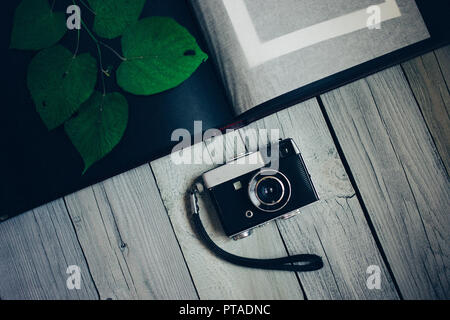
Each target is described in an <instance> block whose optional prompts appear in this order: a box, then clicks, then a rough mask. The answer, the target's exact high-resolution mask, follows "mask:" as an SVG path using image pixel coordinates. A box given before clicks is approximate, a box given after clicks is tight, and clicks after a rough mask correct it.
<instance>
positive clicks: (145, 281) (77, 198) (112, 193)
mask: <svg viewBox="0 0 450 320" xmlns="http://www.w3.org/2000/svg"><path fill="white" fill-rule="evenodd" d="M66 202H67V206H68V209H69V213H70V216H71V218H72V220H73V223H74V225H75V229H76V232H77V234H78V237H79V239H80V243H81V246H82V247H83V249H84V252H85V255H86V258H87V261H88V263H89V266H90V269H91V272H92V276H93V279H94V281H95V283H96V285H97V288H98V291H99V293H100V297H101V299H197V298H198V297H197V293H196V291H195V287H194V285H193V283H192V280H191V277H190V275H189V270H188V269H187V267H186V263H185V261H184V259H183V256H182V253H181V250H180V247H179V245H178V242H177V240H176V238H175V235H174V232H173V230H172V226H171V224H170V221H169V219H168V216H167V212H166V210H165V208H164V205H163V203H162V201H161V198H160V196H159V192H158V189H157V186H156V184H155V180H154V177H153V174H152V172H151V169H150V166H149V165H145V166H142V167H139V168H137V169H134V170H131V171H129V172H127V173H125V174H122V175H119V176H117V177H114V178H112V179H109V180H107V181H105V182H103V183H100V184H98V185H95V186H93V187H91V188H88V189H85V190H83V191H80V192H77V193H75V194H73V195H70V196H68V197H66Z"/></svg>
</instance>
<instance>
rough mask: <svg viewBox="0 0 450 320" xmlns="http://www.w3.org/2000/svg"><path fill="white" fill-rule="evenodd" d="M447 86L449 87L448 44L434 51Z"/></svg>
mask: <svg viewBox="0 0 450 320" xmlns="http://www.w3.org/2000/svg"><path fill="white" fill-rule="evenodd" d="M434 53H435V54H436V58H437V60H438V63H439V68H440V69H441V72H442V74H443V76H444V79H445V83H446V84H447V88H450V45H448V46H445V47H443V48H440V49H437V50H435V51H434Z"/></svg>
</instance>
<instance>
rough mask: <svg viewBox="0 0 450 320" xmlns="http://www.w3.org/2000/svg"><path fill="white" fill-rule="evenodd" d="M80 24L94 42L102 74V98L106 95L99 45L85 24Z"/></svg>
mask: <svg viewBox="0 0 450 320" xmlns="http://www.w3.org/2000/svg"><path fill="white" fill-rule="evenodd" d="M81 24H82V25H83V27H84V29H85V30H86V32H87V33H88V35H89V36H90V37H91V38H92V40H93V41H94V42H95V45H96V46H97V52H98V60H99V63H100V71H101V73H102V74H101V75H102V87H103V96H105V95H106V85H105V76H104V72H105V70H104V69H103V61H102V51H101V49H100V44H99V41H98V40H97V38H96V37H95V36H94V35H93V34H92V32H91V31H90V30H89V28H88V27H87V26H86V24H85V23H84V21H83V20H81Z"/></svg>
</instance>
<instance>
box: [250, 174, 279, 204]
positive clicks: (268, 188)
mask: <svg viewBox="0 0 450 320" xmlns="http://www.w3.org/2000/svg"><path fill="white" fill-rule="evenodd" d="M283 195H284V186H283V183H282V182H281V181H280V180H279V179H278V178H276V177H272V176H268V177H263V178H262V179H261V180H259V181H258V182H257V184H256V196H257V197H258V199H259V201H261V202H262V203H264V204H267V205H274V204H277V203H279V202H280V201H281V199H282V198H283Z"/></svg>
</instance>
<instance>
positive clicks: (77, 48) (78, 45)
mask: <svg viewBox="0 0 450 320" xmlns="http://www.w3.org/2000/svg"><path fill="white" fill-rule="evenodd" d="M79 49H80V29H78V30H77V46H76V48H75V53H74V54H73V57H74V58H76V56H77V55H78V50H79Z"/></svg>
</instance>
